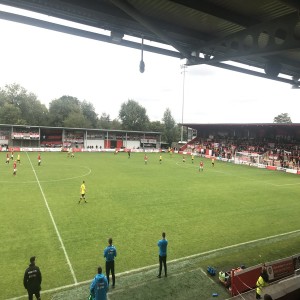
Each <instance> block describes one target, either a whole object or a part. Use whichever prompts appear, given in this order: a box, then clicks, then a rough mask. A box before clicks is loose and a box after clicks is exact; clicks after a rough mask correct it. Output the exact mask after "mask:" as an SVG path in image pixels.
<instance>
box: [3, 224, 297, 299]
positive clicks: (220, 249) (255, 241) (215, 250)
mask: <svg viewBox="0 0 300 300" xmlns="http://www.w3.org/2000/svg"><path fill="white" fill-rule="evenodd" d="M299 232H300V229H297V230H293V231H289V232H285V233H280V234H277V235H271V236H267V237H264V238H260V239H256V240H252V241H248V242H244V243H239V244H234V245H230V246H226V247H222V248H217V249H213V250H209V251H205V252H201V253H197V254H193V255H189V256H185V257H181V258H177V259H173V260H171V261H169V262H168V264H170V263H175V262H178V261H182V260H187V259H190V258H196V257H199V256H204V255H208V254H212V253H215V252H218V251H222V250H227V249H231V248H237V247H240V246H244V245H248V244H254V243H257V242H261V241H264V240H268V239H274V238H278V237H282V236H286V235H290V234H293V233H299ZM154 267H155V268H157V264H155V265H150V266H145V267H142V268H138V269H133V270H130V271H125V272H122V273H119V274H116V277H120V276H124V275H129V274H132V273H137V272H140V271H145V270H149V269H153V268H154ZM90 282H92V279H91V280H85V281H81V282H78V283H76V284H70V285H65V286H61V287H58V288H54V289H50V290H45V291H42V294H46V293H51V292H56V291H60V290H63V289H67V288H71V287H75V286H79V285H83V284H87V283H90ZM26 297H28V295H23V296H19V297H16V298H10V299H7V300H18V299H22V298H26Z"/></svg>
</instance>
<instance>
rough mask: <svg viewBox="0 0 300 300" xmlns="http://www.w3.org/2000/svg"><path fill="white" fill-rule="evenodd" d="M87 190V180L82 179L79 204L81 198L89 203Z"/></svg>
mask: <svg viewBox="0 0 300 300" xmlns="http://www.w3.org/2000/svg"><path fill="white" fill-rule="evenodd" d="M85 192H86V187H85V182H84V181H82V184H81V186H80V199H79V201H78V204H79V203H80V202H81V200H84V203H87V201H86V200H85Z"/></svg>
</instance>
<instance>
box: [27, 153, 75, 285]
mask: <svg viewBox="0 0 300 300" xmlns="http://www.w3.org/2000/svg"><path fill="white" fill-rule="evenodd" d="M26 155H27V158H28V160H29V162H30V165H31V168H32V171H33V173H34V176H35V178H36V181H37V183H38V186H39V188H40V191H41V193H42V196H43V199H44V202H45V205H46V207H47V210H48V213H49V215H50V218H51V221H52V224H53V226H54V229H55V232H56V235H57V237H58V239H59V241H60V244H61V248H62V250H63V252H64V254H65V257H66V260H67V263H68V265H69V268H70V272H71V274H72V277H73V280H74V283H75V284H77V278H76V276H75V272H74V270H73V267H72V264H71V262H70V259H69V256H68V253H67V251H66V248H65V245H64V242H63V240H62V238H61V235H60V233H59V231H58V228H57V226H56V223H55V220H54V217H53V215H52V212H51V209H50V207H49V205H48V201H47V199H46V196H45V194H44V191H43V189H42V186H41V184H40V181H39V178H38V176H37V174H36V171H35V169H34V167H33V165H32V162H31V160H30V157H29V155H28V153H27V152H26Z"/></svg>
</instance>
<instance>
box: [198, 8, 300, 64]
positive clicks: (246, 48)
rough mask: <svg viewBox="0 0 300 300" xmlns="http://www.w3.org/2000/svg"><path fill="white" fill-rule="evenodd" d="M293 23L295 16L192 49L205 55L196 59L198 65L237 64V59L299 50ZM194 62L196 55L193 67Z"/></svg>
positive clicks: (296, 19) (254, 27) (299, 42)
mask: <svg viewBox="0 0 300 300" xmlns="http://www.w3.org/2000/svg"><path fill="white" fill-rule="evenodd" d="M297 24H299V18H298V15H297V14H296V13H293V14H290V15H286V16H284V17H281V18H278V19H274V20H271V21H269V22H265V23H262V24H258V25H255V26H252V27H250V28H248V29H245V30H242V31H239V32H237V33H235V34H232V35H229V36H227V37H225V38H223V39H218V40H215V41H212V42H209V43H207V44H206V45H204V46H203V47H202V49H198V50H195V52H196V53H203V54H204V55H205V56H206V59H200V60H199V61H198V63H199V64H214V63H215V62H221V61H228V60H233V61H235V60H236V61H237V60H238V59H240V58H248V57H249V58H250V57H255V56H256V57H257V56H261V57H264V56H270V55H274V54H280V53H281V52H283V51H287V50H296V49H300V37H295V35H294V33H295V32H296V26H297ZM197 60H198V58H197V55H196V58H195V63H196V64H197Z"/></svg>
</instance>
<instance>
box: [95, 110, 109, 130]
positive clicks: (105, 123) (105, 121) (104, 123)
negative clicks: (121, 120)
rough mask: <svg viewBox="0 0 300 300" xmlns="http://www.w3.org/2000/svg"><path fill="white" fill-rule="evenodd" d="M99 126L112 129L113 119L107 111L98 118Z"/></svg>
mask: <svg viewBox="0 0 300 300" xmlns="http://www.w3.org/2000/svg"><path fill="white" fill-rule="evenodd" d="M98 127H99V128H102V129H110V128H111V121H110V116H109V115H108V114H106V113H102V115H101V116H100V118H99V120H98Z"/></svg>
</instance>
